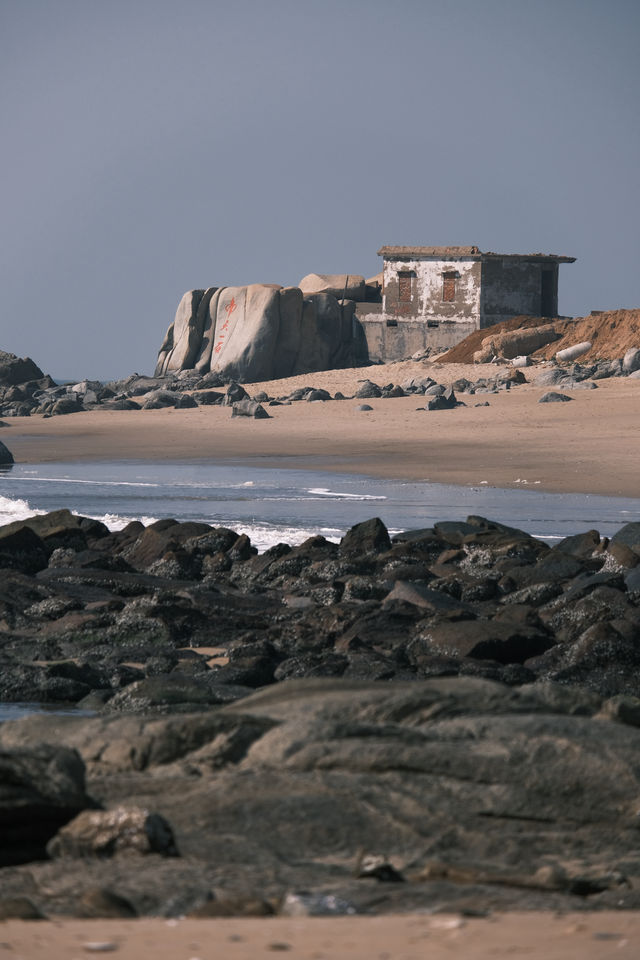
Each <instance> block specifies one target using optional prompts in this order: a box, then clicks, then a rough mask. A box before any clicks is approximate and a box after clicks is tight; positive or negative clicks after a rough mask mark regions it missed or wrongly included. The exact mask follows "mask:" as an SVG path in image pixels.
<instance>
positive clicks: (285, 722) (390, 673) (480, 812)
mask: <svg viewBox="0 0 640 960" xmlns="http://www.w3.org/2000/svg"><path fill="white" fill-rule="evenodd" d="M0 567H2V571H3V576H2V581H1V586H0V637H1V639H2V644H1V654H0V655H1V657H2V670H1V673H0V677H1V679H0V699H1V700H4V701H34V700H35V701H41V702H44V703H47V702H48V703H58V704H60V703H74V704H77V705H79V706H80V707H83V708H86V709H90V710H92V711H94V715H93V716H88V717H87V716H85V717H77V716H53V715H46V714H40V715H33V716H30V717H26V718H24V719H22V720H17V721H13V722H10V723H5V724H3V725H2V726H0V770H3V771H4V776H3V778H2V783H3V784H5V785H6V784H9V785H10V786H2V787H0V830H2V831H3V839H4V842H3V843H0V850H1V851H3V853H2V854H0V855H1V856H3V857H4V859H3V861H2V862H3V864H4V866H3V869H2V870H1V871H0V912H1V911H2V910H3V909H5V907H3V902H4V900H6V901H7V902H10V903H22V904H23V907H24V901H25V899H26V900H27V901H28V903H29V904H31V907H30V908H29V909H31V908H32V909H33V910H35V911H36V912H39V913H44V914H47V915H55V914H56V913H65V912H73V913H76V914H79V915H84V916H95V915H104V913H105V912H107V913H108V912H109V911H111V912H112V913H114V912H115V914H117V915H136V914H144V913H160V914H165V915H175V914H184V913H194V914H197V915H224V914H225V913H242V912H250V913H251V912H253V913H256V912H257V913H268V912H274V911H280V912H285V913H287V912H289V913H320V914H322V913H340V912H343V913H348V912H380V911H385V910H388V911H391V910H394V911H397V910H405V909H406V910H408V909H424V908H428V909H445V908H447V909H463V910H469V911H472V912H473V911H475V912H478V911H479V912H482V911H486V910H490V909H492V908H494V907H495V908H505V907H512V908H516V907H528V908H530V907H552V908H558V909H560V908H561V909H567V908H569V907H571V908H578V909H582V908H595V907H605V906H606V907H621V906H622V907H638V906H640V892H639V891H640V859H639V858H638V856H637V838H638V816H639V812H638V796H639V789H638V788H639V785H640V784H639V781H640V767H639V766H638V763H637V756H638V749H639V748H640V729H639V728H640V699H639V694H640V646H639V645H638V636H639V635H640V524H639V523H629V524H627V525H626V526H625V527H623V528H622V529H621V530H620V531H618V533H617V534H616V535H615V536H614V537H612V538H611V539H610V540H609V539H607V538H601V537H600V536H599V534H598V533H597V532H596V531H594V530H590V531H586V532H585V533H583V534H580V535H576V536H572V537H568V538H566V539H565V540H563V541H561V542H559V543H558V544H557V545H555V546H554V547H549V546H548V545H546V544H545V543H543V542H541V541H539V540H536V539H535V538H533V537H531V536H529V535H528V534H526V533H524V532H522V531H520V530H517V529H515V528H510V527H506V526H504V525H502V524H499V523H495V522H492V521H490V520H487V519H484V518H482V517H469V518H468V520H467V521H466V522H457V521H456V522H442V523H438V524H436V525H435V526H434V527H433V528H429V529H424V530H415V531H408V532H406V533H404V534H400V535H398V536H395V537H393V538H390V537H389V534H388V532H387V530H386V528H385V526H384V524H382V523H381V521H380V520H376V519H372V520H370V521H366V522H365V523H362V524H358V525H357V526H355V527H353V528H352V529H351V530H349V531H348V532H347V533H346V534H345V536H344V537H343V538H342V540H341V542H340V543H339V544H336V543H331V542H329V541H327V540H325V539H324V538H323V537H313V538H311V539H310V540H308V541H306V542H305V543H303V544H301V545H300V546H296V547H290V546H288V545H286V544H279V545H277V546H275V547H273V548H272V549H270V550H267V551H266V552H265V553H262V554H258V553H257V552H256V550H255V549H254V548H253V547H252V545H251V543H250V541H249V539H248V538H247V537H246V535H243V534H241V533H237V532H234V531H231V530H227V529H222V528H212V527H209V526H208V525H206V524H200V523H177V522H174V521H171V520H163V521H158V522H157V523H154V524H152V525H150V526H148V527H146V528H145V527H143V525H142V524H141V523H138V522H135V523H131V524H129V525H128V526H127V527H126V528H125V529H124V530H122V531H119V532H109V531H108V530H107V528H106V527H104V526H103V525H102V524H101V523H99V522H98V521H95V520H89V519H87V518H80V517H75V516H73V515H71V514H69V513H68V512H67V511H56V512H55V513H52V514H47V515H43V516H38V517H33V518H30V519H28V520H25V521H20V522H16V523H13V524H10V525H8V526H5V527H3V528H1V529H0ZM43 764H44V765H45V767H46V769H47V770H48V771H51V774H47V775H46V776H44V775H43V773H42V771H43ZM54 771H55V775H54V773H53V772H54ZM34 817H35V818H36V819H37V820H38V823H39V832H38V834H37V835H35V834H34V835H30V834H29V831H28V830H27V829H26V826H25V825H26V824H28V823H29V822H32V821H33V819H34ZM47 857H48V858H49V859H46V858H47ZM43 858H45V859H43ZM37 861H41V862H37ZM3 898H4V900H3ZM21 898H22V899H21ZM118 905H119V906H118ZM6 909H11V908H6ZM6 909H5V913H6ZM25 909H26V908H25ZM119 911H120V912H119ZM123 911H124V912H123ZM127 911H128V913H127ZM118 912H119V914H118Z"/></svg>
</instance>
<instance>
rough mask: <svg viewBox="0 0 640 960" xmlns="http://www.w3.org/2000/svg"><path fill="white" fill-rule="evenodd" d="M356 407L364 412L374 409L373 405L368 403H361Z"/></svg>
mask: <svg viewBox="0 0 640 960" xmlns="http://www.w3.org/2000/svg"><path fill="white" fill-rule="evenodd" d="M355 409H356V410H358V411H359V412H361V413H362V412H363V411H367V410H373V407H372V406H370V404H368V403H361V404H359V406H357V407H356V408H355Z"/></svg>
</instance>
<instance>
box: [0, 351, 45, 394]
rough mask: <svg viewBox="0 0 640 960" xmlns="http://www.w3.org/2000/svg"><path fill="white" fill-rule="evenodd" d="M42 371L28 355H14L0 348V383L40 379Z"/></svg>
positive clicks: (9, 384)
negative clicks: (21, 356)
mask: <svg viewBox="0 0 640 960" xmlns="http://www.w3.org/2000/svg"><path fill="white" fill-rule="evenodd" d="M43 377H44V373H43V372H42V370H41V369H40V367H39V366H38V365H37V364H35V363H34V362H33V360H31V358H30V357H23V358H22V359H20V357H16V355H15V353H5V351H4V350H0V384H2V385H3V386H11V385H13V384H15V383H26V382H27V381H28V380H40V379H42V378H43Z"/></svg>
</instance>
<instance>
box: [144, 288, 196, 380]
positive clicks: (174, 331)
mask: <svg viewBox="0 0 640 960" xmlns="http://www.w3.org/2000/svg"><path fill="white" fill-rule="evenodd" d="M208 292H209V291H207V293H208ZM204 293H205V291H204V290H188V291H187V292H186V293H185V295H184V296H183V297H182V300H181V301H180V303H179V304H178V309H177V311H176V316H175V319H174V321H173V323H172V325H171V326H170V327H169V330H168V331H167V336H166V337H165V340H164V342H163V344H162V347H161V348H160V355H159V356H158V364H157V366H156V376H161V375H162V374H165V373H169V372H171V371H173V370H185V369H188V368H190V367H192V366H193V364H194V360H195V358H196V353H197V351H198V350H199V348H200V343H201V341H202V331H203V328H204V317H203V315H202V311H200V310H199V307H200V304H201V302H202V300H203V297H204Z"/></svg>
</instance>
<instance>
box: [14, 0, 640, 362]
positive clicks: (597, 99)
mask: <svg viewBox="0 0 640 960" xmlns="http://www.w3.org/2000/svg"><path fill="white" fill-rule="evenodd" d="M639 41H640V4H639V3H638V2H637V0H393V2H389V0H384V2H383V0H232V2H229V0H226V2H219V0H0V131H1V134H2V149H1V150H0V245H1V246H0V298H1V299H0V350H6V351H9V352H11V353H15V354H18V355H19V356H30V357H32V359H34V360H35V361H36V363H38V364H39V366H40V367H41V368H42V369H43V370H44V371H45V372H47V373H51V375H52V376H54V377H60V378H67V377H68V378H78V379H79V378H80V377H90V378H97V379H110V378H115V377H120V376H126V375H127V374H129V373H132V372H134V371H135V372H138V373H152V372H153V369H154V367H155V363H156V358H157V353H158V350H159V348H160V345H161V343H162V340H163V337H164V334H165V332H166V329H167V327H168V325H169V323H170V322H171V321H172V320H173V317H174V314H175V310H176V307H177V304H178V302H179V300H180V298H181V296H182V294H183V293H184V292H185V291H186V290H189V289H192V288H201V287H207V286H218V285H240V284H244V283H281V284H283V285H289V284H297V283H298V282H299V281H300V280H301V279H302V277H303V276H305V275H306V274H307V273H312V272H313V273H353V274H364V275H365V276H366V277H370V276H372V275H374V274H376V273H377V272H378V271H379V270H380V268H381V260H380V258H379V257H377V256H376V252H377V250H378V249H379V248H380V246H382V245H383V244H429V245H430V244H434V245H440V244H443V245H444V244H477V245H478V246H479V247H480V249H481V250H493V251H498V252H501V253H531V252H538V251H541V252H544V253H556V254H563V255H568V256H574V257H577V262H576V263H575V264H566V265H561V267H560V288H559V310H560V312H561V313H563V314H565V315H569V316H582V315H585V314H586V313H589V312H590V311H591V310H592V309H614V308H617V307H640V268H639V264H640V229H639V226H640V210H639V199H640V162H639V158H640V58H639V57H638V55H637V50H638V44H639Z"/></svg>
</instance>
